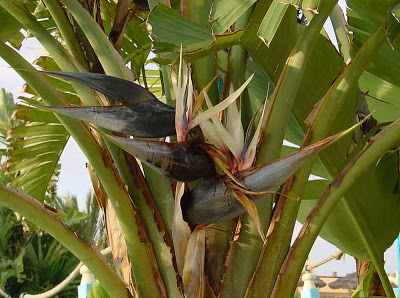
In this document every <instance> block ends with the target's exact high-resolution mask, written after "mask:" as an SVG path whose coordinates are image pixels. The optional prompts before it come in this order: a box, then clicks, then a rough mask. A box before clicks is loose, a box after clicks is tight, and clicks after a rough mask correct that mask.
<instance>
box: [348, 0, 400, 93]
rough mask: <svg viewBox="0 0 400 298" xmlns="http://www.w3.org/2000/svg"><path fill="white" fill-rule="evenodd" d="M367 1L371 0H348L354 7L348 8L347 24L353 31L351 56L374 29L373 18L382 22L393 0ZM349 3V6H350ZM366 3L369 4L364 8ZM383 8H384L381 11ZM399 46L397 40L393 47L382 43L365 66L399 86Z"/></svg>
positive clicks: (375, 24) (376, 74)
mask: <svg viewBox="0 0 400 298" xmlns="http://www.w3.org/2000/svg"><path fill="white" fill-rule="evenodd" d="M353 2H354V3H353ZM369 2H371V1H365V2H364V1H361V2H358V1H354V0H353V1H349V5H350V4H351V5H354V9H356V10H355V11H352V10H348V16H349V26H350V29H351V30H352V31H353V32H354V34H353V41H352V44H351V48H350V52H351V55H352V56H353V55H354V53H355V52H356V51H358V49H359V48H360V47H361V45H362V44H363V43H364V42H365V41H366V40H367V39H368V38H369V37H370V35H371V34H372V33H374V31H375V30H376V28H377V26H378V25H377V24H378V23H375V22H373V20H375V19H376V20H382V22H384V20H385V18H386V11H387V9H388V7H390V5H391V4H392V3H394V2H395V1H392V0H390V1H388V0H386V1H379V3H378V2H377V1H375V2H374V1H373V3H369ZM381 2H382V3H381ZM396 2H398V1H396ZM351 5H350V7H352V6H351ZM366 5H370V6H369V7H368V8H365V6H366ZM361 8H362V9H361ZM383 8H385V9H386V10H385V11H383ZM366 12H367V13H366ZM362 13H363V14H362ZM376 22H377V21H376ZM399 46H400V42H399V41H397V42H395V43H394V48H393V47H392V46H391V45H390V44H389V43H386V44H384V45H383V47H382V48H381V49H380V51H379V52H378V54H377V55H376V56H375V57H374V59H373V60H372V62H371V63H370V64H369V66H368V67H367V71H368V72H370V73H371V74H373V75H375V76H377V77H379V78H381V79H383V80H386V81H388V82H390V83H392V84H394V85H397V86H400V61H399V59H398V57H399V55H400V47H399Z"/></svg>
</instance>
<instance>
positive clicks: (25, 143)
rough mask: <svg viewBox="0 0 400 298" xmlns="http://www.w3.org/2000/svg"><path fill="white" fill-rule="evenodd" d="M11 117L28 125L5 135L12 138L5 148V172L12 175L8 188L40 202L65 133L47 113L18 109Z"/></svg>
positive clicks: (65, 137)
mask: <svg viewBox="0 0 400 298" xmlns="http://www.w3.org/2000/svg"><path fill="white" fill-rule="evenodd" d="M14 116H15V117H16V118H17V119H23V120H26V121H28V122H27V123H28V124H27V125H25V126H20V127H16V128H14V129H12V130H11V131H9V133H8V137H9V138H12V139H13V141H12V142H11V143H10V145H9V146H8V160H7V169H8V171H9V172H10V173H12V174H13V175H14V177H13V178H12V180H11V182H10V185H11V186H12V187H15V188H18V189H22V190H24V191H25V192H26V193H28V194H29V195H31V196H32V197H34V198H35V199H37V200H38V201H41V202H42V201H43V200H44V196H45V193H46V191H47V189H48V188H49V186H51V185H52V184H53V182H52V180H53V179H54V175H55V173H56V171H57V163H58V160H59V158H60V155H61V153H62V151H63V149H64V147H65V145H66V143H67V141H68V139H69V133H68V132H67V131H66V129H65V128H64V127H63V126H62V125H61V124H59V122H58V120H57V119H56V118H55V117H54V115H52V113H49V112H44V111H39V110H37V109H35V108H32V107H27V106H18V107H17V109H16V111H15V113H14ZM38 121H40V122H38Z"/></svg>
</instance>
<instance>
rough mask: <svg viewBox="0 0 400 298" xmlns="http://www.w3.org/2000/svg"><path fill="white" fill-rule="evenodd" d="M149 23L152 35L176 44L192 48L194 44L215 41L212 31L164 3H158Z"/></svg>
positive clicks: (205, 43)
mask: <svg viewBox="0 0 400 298" xmlns="http://www.w3.org/2000/svg"><path fill="white" fill-rule="evenodd" d="M148 22H149V24H150V25H151V26H152V33H151V34H152V35H153V36H154V37H156V38H157V39H158V40H161V41H166V42H168V43H171V44H173V45H175V46H180V45H181V44H182V46H183V47H184V48H186V47H188V48H191V46H192V45H198V44H202V45H204V46H206V45H208V44H210V43H211V42H213V41H215V39H214V37H213V35H212V34H211V31H210V30H208V29H207V28H205V27H203V26H201V25H199V24H197V23H195V22H192V21H191V20H189V19H187V18H185V17H184V16H182V15H180V14H179V13H177V12H176V11H174V10H173V9H171V8H169V7H167V6H166V5H164V4H158V5H157V6H156V7H155V8H154V9H153V10H152V12H151V14H150V16H149V19H148Z"/></svg>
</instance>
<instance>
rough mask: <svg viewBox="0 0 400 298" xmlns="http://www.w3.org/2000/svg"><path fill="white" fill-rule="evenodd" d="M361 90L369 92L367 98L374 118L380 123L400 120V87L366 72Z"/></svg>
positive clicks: (362, 77)
mask: <svg viewBox="0 0 400 298" xmlns="http://www.w3.org/2000/svg"><path fill="white" fill-rule="evenodd" d="M359 83H360V89H361V90H362V91H363V92H368V95H367V96H366V97H365V98H366V100H367V102H368V107H369V109H370V111H372V112H373V117H374V118H375V119H376V120H377V121H378V122H380V123H383V122H388V121H394V120H396V119H398V118H400V87H399V86H396V85H393V84H391V83H389V82H388V81H385V80H382V79H380V78H378V77H376V76H374V75H372V74H369V73H367V72H365V73H364V74H363V75H362V76H361V78H360V80H359Z"/></svg>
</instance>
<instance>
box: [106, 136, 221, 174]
mask: <svg viewBox="0 0 400 298" xmlns="http://www.w3.org/2000/svg"><path fill="white" fill-rule="evenodd" d="M102 135H103V136H104V137H105V138H106V139H108V140H110V141H111V142H113V143H114V144H116V145H117V146H119V147H121V148H122V149H124V150H125V151H126V152H128V153H130V154H132V155H133V156H135V157H136V158H138V159H140V160H141V161H142V162H144V163H146V164H147V165H149V166H150V167H152V168H153V169H154V170H156V171H157V172H159V173H161V174H162V175H164V176H167V177H169V178H171V179H174V180H177V181H183V182H190V181H194V180H197V179H200V178H210V177H213V176H215V174H216V173H215V168H214V163H213V161H212V159H211V157H210V156H209V155H208V154H207V153H206V152H205V151H204V145H202V143H200V142H199V141H196V140H193V141H187V142H183V143H165V142H158V141H145V140H135V139H127V138H121V137H117V136H112V135H108V134H105V133H102Z"/></svg>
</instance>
